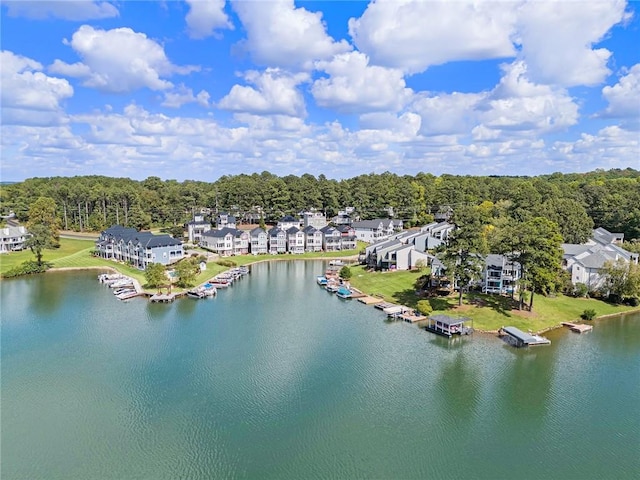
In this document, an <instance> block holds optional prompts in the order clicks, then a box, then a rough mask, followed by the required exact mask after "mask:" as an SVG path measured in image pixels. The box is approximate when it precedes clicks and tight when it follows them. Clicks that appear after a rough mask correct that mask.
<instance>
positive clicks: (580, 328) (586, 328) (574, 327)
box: [562, 322, 593, 333]
mask: <svg viewBox="0 0 640 480" xmlns="http://www.w3.org/2000/svg"><path fill="white" fill-rule="evenodd" d="M562 325H564V326H565V327H569V328H570V329H571V331H572V332H576V333H584V332H590V331H591V330H593V325H585V324H583V323H571V322H562Z"/></svg>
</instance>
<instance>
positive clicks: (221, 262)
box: [216, 259, 237, 268]
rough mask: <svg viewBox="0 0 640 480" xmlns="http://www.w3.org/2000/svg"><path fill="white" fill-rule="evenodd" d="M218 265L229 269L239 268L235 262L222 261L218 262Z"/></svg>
mask: <svg viewBox="0 0 640 480" xmlns="http://www.w3.org/2000/svg"><path fill="white" fill-rule="evenodd" d="M216 263H217V264H218V265H221V266H223V267H229V268H232V267H235V266H237V263H236V262H234V261H233V260H225V259H220V260H217V261H216Z"/></svg>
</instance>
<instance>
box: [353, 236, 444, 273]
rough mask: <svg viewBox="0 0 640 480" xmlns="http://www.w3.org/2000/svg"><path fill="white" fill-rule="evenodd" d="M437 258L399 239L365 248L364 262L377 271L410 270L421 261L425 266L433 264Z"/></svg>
mask: <svg viewBox="0 0 640 480" xmlns="http://www.w3.org/2000/svg"><path fill="white" fill-rule="evenodd" d="M434 259H435V257H434V256H433V255H430V254H428V253H426V252H421V251H419V250H417V249H416V247H415V245H413V244H411V243H403V242H402V241H400V240H398V239H394V240H387V241H383V242H378V243H374V244H372V245H369V246H367V247H366V248H365V256H364V262H365V264H366V265H367V267H368V268H373V269H375V270H410V269H412V268H416V267H417V265H418V262H419V261H420V260H421V261H422V262H423V264H424V266H429V265H431V264H432V263H433V261H434Z"/></svg>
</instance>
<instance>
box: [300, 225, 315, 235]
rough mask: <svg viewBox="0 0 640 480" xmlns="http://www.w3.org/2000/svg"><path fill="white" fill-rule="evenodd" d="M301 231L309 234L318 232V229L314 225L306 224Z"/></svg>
mask: <svg viewBox="0 0 640 480" xmlns="http://www.w3.org/2000/svg"><path fill="white" fill-rule="evenodd" d="M302 231H303V232H304V233H306V234H307V235H311V234H313V233H316V232H318V231H319V230H318V229H317V228H316V227H314V226H313V225H308V226H306V227H304V228H303V229H302Z"/></svg>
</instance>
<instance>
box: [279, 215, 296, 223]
mask: <svg viewBox="0 0 640 480" xmlns="http://www.w3.org/2000/svg"><path fill="white" fill-rule="evenodd" d="M280 221H281V222H300V220H298V219H297V218H295V217H293V216H291V215H285V216H284V217H282V219H281V220H280Z"/></svg>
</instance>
